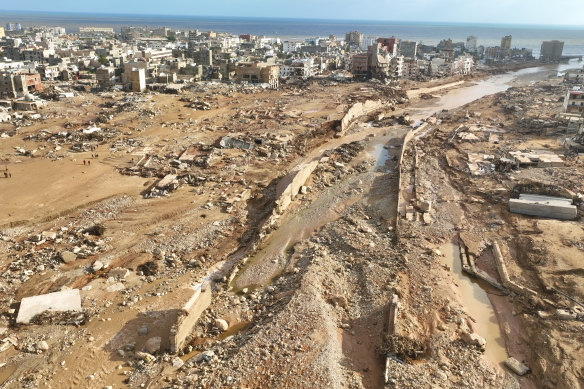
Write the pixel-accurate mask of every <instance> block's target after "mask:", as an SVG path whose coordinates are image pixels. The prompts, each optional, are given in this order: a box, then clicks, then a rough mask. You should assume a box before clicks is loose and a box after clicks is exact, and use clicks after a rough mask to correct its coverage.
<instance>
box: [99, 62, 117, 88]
mask: <svg viewBox="0 0 584 389" xmlns="http://www.w3.org/2000/svg"><path fill="white" fill-rule="evenodd" d="M95 79H96V80H97V83H98V84H99V86H100V87H101V88H102V89H107V88H110V87H112V86H114V85H115V69H114V68H113V67H108V68H106V67H105V66H102V67H100V68H98V69H96V70H95Z"/></svg>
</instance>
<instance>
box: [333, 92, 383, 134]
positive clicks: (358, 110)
mask: <svg viewBox="0 0 584 389" xmlns="http://www.w3.org/2000/svg"><path fill="white" fill-rule="evenodd" d="M383 106H384V104H383V103H382V102H381V101H380V100H367V101H365V102H364V103H356V104H353V106H351V108H349V110H348V111H347V113H346V114H345V116H343V119H342V120H341V132H343V131H346V130H347V128H349V126H350V125H351V123H353V120H355V119H356V118H358V117H359V116H363V115H368V114H370V113H371V112H373V111H375V110H376V109H379V108H383Z"/></svg>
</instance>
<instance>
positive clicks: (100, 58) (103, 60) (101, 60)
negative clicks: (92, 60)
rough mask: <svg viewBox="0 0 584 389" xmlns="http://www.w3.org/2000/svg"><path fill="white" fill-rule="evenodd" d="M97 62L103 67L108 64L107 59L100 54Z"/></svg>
mask: <svg viewBox="0 0 584 389" xmlns="http://www.w3.org/2000/svg"><path fill="white" fill-rule="evenodd" d="M98 61H99V63H100V64H102V65H105V64H106V63H107V62H108V60H107V57H106V56H105V55H103V54H100V56H99V59H98Z"/></svg>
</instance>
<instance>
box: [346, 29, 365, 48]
mask: <svg viewBox="0 0 584 389" xmlns="http://www.w3.org/2000/svg"><path fill="white" fill-rule="evenodd" d="M345 41H346V42H347V43H348V44H350V45H355V46H358V47H361V45H362V44H363V34H362V33H360V32H359V31H351V32H348V33H346V34H345Z"/></svg>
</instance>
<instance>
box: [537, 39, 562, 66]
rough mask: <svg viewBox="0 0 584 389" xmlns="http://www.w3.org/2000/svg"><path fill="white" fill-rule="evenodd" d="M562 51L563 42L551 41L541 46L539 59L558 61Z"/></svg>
mask: <svg viewBox="0 0 584 389" xmlns="http://www.w3.org/2000/svg"><path fill="white" fill-rule="evenodd" d="M563 51H564V42H561V41H557V40H553V41H544V42H542V44H541V51H540V54H539V59H541V60H542V61H559V60H560V58H561V57H562V52H563Z"/></svg>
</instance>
